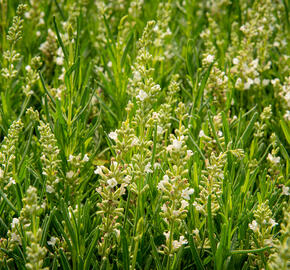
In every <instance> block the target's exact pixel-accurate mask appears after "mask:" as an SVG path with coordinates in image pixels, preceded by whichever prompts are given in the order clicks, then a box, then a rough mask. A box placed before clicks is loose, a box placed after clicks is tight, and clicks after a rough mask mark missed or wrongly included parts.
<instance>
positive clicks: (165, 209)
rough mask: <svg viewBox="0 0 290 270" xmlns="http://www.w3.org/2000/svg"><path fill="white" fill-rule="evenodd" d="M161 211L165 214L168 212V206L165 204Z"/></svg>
mask: <svg viewBox="0 0 290 270" xmlns="http://www.w3.org/2000/svg"><path fill="white" fill-rule="evenodd" d="M161 210H162V211H163V212H166V211H167V206H166V204H165V203H164V204H163V205H162V206H161Z"/></svg>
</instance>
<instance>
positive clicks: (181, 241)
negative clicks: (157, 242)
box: [172, 235, 187, 250]
mask: <svg viewBox="0 0 290 270" xmlns="http://www.w3.org/2000/svg"><path fill="white" fill-rule="evenodd" d="M185 244H187V240H186V239H185V238H184V236H183V235H182V236H180V237H179V241H177V240H174V241H173V242H172V247H173V249H174V250H177V249H179V248H180V247H181V246H182V245H185Z"/></svg>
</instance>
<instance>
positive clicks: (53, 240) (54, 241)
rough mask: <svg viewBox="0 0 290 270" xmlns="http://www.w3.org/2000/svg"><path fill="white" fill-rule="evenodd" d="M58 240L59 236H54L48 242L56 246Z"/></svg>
mask: <svg viewBox="0 0 290 270" xmlns="http://www.w3.org/2000/svg"><path fill="white" fill-rule="evenodd" d="M56 240H57V238H56V237H54V236H52V237H51V238H50V240H49V241H47V244H48V245H50V246H52V247H54V246H55V244H56Z"/></svg>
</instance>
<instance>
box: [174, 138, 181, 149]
mask: <svg viewBox="0 0 290 270" xmlns="http://www.w3.org/2000/svg"><path fill="white" fill-rule="evenodd" d="M172 146H173V148H174V149H176V150H179V149H180V148H181V147H182V140H173V142H172Z"/></svg>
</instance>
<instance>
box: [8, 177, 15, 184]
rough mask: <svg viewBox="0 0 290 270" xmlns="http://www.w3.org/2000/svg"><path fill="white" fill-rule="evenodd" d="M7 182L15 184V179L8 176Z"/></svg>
mask: <svg viewBox="0 0 290 270" xmlns="http://www.w3.org/2000/svg"><path fill="white" fill-rule="evenodd" d="M9 183H11V184H12V185H15V184H16V182H15V180H14V179H13V178H12V177H10V178H9Z"/></svg>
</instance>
